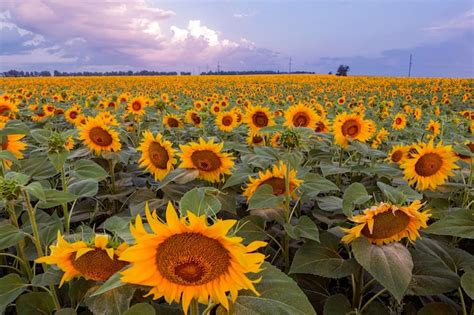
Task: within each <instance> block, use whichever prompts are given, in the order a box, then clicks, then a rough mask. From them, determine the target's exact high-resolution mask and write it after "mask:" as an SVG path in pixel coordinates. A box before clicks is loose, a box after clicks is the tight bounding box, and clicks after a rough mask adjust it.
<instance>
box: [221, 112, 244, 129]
mask: <svg viewBox="0 0 474 315" xmlns="http://www.w3.org/2000/svg"><path fill="white" fill-rule="evenodd" d="M238 124H239V123H238V122H237V115H236V114H235V112H234V111H228V112H221V113H219V114H217V116H216V125H217V127H218V128H219V130H221V131H224V132H231V131H232V130H234V128H235V127H237V126H238Z"/></svg>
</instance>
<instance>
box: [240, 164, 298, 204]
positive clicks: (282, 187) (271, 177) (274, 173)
mask: <svg viewBox="0 0 474 315" xmlns="http://www.w3.org/2000/svg"><path fill="white" fill-rule="evenodd" d="M286 173H287V166H286V164H285V163H283V161H280V162H279V163H278V164H275V165H273V168H272V169H271V170H266V171H265V172H259V173H258V176H257V177H256V178H252V177H249V179H250V183H249V184H247V187H246V188H245V189H244V191H243V193H242V195H243V196H245V197H247V200H249V199H250V198H252V196H253V194H254V193H255V191H256V190H257V189H258V188H259V187H260V186H262V185H265V184H266V185H270V186H271V187H272V191H273V194H274V195H276V196H281V195H283V194H285V192H286V182H285V178H286ZM296 175H297V174H296V170H293V169H292V170H290V172H289V182H290V183H289V184H290V194H291V195H292V197H293V198H296V195H295V189H296V188H298V187H299V186H300V185H301V183H302V182H303V181H302V180H300V179H297V178H296Z"/></svg>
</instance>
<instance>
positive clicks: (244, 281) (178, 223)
mask: <svg viewBox="0 0 474 315" xmlns="http://www.w3.org/2000/svg"><path fill="white" fill-rule="evenodd" d="M145 213H146V217H147V221H148V224H149V225H150V228H151V230H152V231H153V232H152V233H148V232H147V231H146V230H145V228H144V227H143V223H142V220H141V218H140V216H137V218H136V221H135V226H133V225H131V226H130V230H131V231H132V234H133V236H134V237H135V239H136V245H133V246H131V247H129V248H128V249H126V250H125V251H124V252H123V253H122V254H121V255H120V259H121V260H123V261H126V262H129V263H130V268H128V269H126V270H125V271H123V272H122V278H121V281H122V282H125V283H131V284H137V285H142V286H149V287H152V288H151V289H150V291H149V293H148V295H153V298H154V299H159V298H161V297H164V298H165V300H166V301H167V302H168V303H170V304H171V303H172V302H176V303H182V307H183V311H184V314H187V311H188V308H189V304H190V302H191V300H193V299H194V300H196V301H198V302H199V303H201V304H208V303H209V302H210V301H209V299H211V300H212V302H214V303H220V304H221V305H222V306H223V307H224V308H226V309H229V300H228V298H227V293H228V292H230V295H231V300H232V301H233V302H235V300H236V299H237V296H238V292H239V290H251V291H252V292H253V293H254V294H255V295H257V296H258V295H259V294H258V292H257V291H256V290H255V287H254V283H257V282H258V281H259V280H250V279H249V278H248V277H247V276H246V274H247V273H258V272H260V271H261V265H262V263H263V261H264V258H265V256H264V255H263V254H260V253H256V252H255V250H257V249H258V248H261V247H264V246H266V245H267V244H266V243H265V242H262V241H254V242H252V243H250V244H249V245H247V246H245V245H243V244H242V238H240V237H235V236H228V233H229V230H230V229H231V228H232V227H233V226H234V225H235V223H236V221H235V220H221V219H217V220H216V221H215V223H214V224H213V225H208V220H207V217H206V216H205V215H202V216H196V215H194V214H193V213H192V212H190V211H189V212H188V214H187V216H186V217H182V218H179V217H178V215H177V214H176V210H175V209H174V208H173V206H172V205H171V203H168V208H167V209H166V223H163V222H162V221H161V220H160V219H159V218H158V217H157V215H156V212H155V211H153V213H150V210H149V208H148V205H147V206H146V209H145Z"/></svg>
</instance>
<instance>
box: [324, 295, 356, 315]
mask: <svg viewBox="0 0 474 315" xmlns="http://www.w3.org/2000/svg"><path fill="white" fill-rule="evenodd" d="M351 311H352V308H351V303H350V302H349V300H348V299H347V297H346V296H345V295H343V294H335V295H331V296H330V297H328V298H327V299H326V302H325V303H324V312H323V314H324V315H344V314H347V313H350V312H351Z"/></svg>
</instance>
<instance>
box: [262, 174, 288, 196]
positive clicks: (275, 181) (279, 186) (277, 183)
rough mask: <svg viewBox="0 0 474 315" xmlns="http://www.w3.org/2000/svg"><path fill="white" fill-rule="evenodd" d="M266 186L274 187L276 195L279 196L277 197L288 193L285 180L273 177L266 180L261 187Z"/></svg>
mask: <svg viewBox="0 0 474 315" xmlns="http://www.w3.org/2000/svg"><path fill="white" fill-rule="evenodd" d="M265 184H267V185H270V186H272V190H273V194H274V195H277V196H279V195H283V194H284V193H285V191H286V185H285V180H284V179H283V178H278V177H272V178H269V179H266V180H264V181H263V182H262V183H261V184H260V185H259V186H262V185H265Z"/></svg>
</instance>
